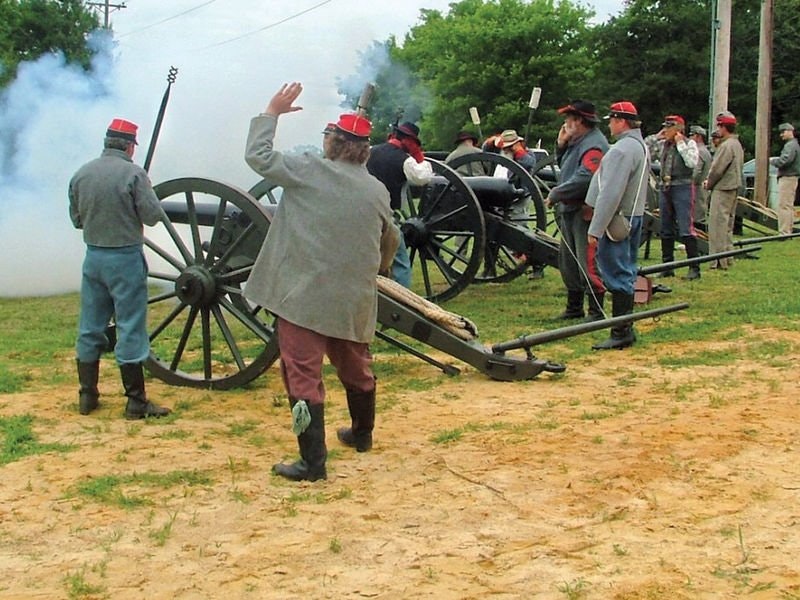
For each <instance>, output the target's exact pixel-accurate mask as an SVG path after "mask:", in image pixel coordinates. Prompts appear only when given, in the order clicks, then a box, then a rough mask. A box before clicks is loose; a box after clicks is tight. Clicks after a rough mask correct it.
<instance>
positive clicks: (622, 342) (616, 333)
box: [592, 292, 636, 350]
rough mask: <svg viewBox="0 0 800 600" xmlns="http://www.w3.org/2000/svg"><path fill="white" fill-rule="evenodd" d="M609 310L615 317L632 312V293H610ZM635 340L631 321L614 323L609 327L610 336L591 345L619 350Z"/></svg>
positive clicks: (597, 348)
mask: <svg viewBox="0 0 800 600" xmlns="http://www.w3.org/2000/svg"><path fill="white" fill-rule="evenodd" d="M611 307H612V308H611V310H612V314H613V316H615V317H619V316H622V315H629V314H632V313H633V294H624V293H622V292H612V293H611ZM635 341H636V332H635V331H634V330H633V323H625V324H624V325H616V326H614V327H612V328H611V337H609V338H608V339H607V340H605V341H603V342H600V343H598V344H595V345H594V346H592V350H621V349H623V348H627V347H628V346H631V345H633V343H634V342H635Z"/></svg>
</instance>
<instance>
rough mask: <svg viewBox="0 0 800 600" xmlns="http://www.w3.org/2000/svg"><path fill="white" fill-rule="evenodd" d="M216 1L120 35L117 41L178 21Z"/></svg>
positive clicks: (214, 0) (213, 0)
mask: <svg viewBox="0 0 800 600" xmlns="http://www.w3.org/2000/svg"><path fill="white" fill-rule="evenodd" d="M216 1H217V0H208V2H203V3H202V4H198V5H197V6H195V7H193V8H189V9H187V10H184V11H183V12H179V13H178V14H176V15H172V16H171V17H167V18H166V19H161V20H160V21H156V22H155V23H151V24H150V25H145V26H144V27H140V28H139V29H134V30H133V31H129V32H128V33H123V34H122V35H118V36H117V39H120V38H124V37H127V36H129V35H133V34H135V33H140V32H142V31H145V30H147V29H150V28H152V27H155V26H156V25H161V24H162V23H166V22H167V21H172V20H173V19H177V18H178V17H182V16H183V15H187V14H189V13H190V12H193V11H195V10H198V9H200V8H203V7H204V6H208V5H209V4H213V3H214V2H216Z"/></svg>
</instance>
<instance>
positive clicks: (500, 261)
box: [448, 152, 552, 283]
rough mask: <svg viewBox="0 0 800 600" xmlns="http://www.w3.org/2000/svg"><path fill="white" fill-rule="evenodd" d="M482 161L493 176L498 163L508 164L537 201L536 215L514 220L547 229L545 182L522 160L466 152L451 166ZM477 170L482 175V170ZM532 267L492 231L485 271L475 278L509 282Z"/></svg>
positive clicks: (468, 165) (467, 166)
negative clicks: (536, 176) (503, 244)
mask: <svg viewBox="0 0 800 600" xmlns="http://www.w3.org/2000/svg"><path fill="white" fill-rule="evenodd" d="M478 163H480V164H481V165H483V172H484V173H487V174H489V175H491V174H492V173H494V171H495V169H496V167H498V166H501V167H504V168H505V169H507V170H508V171H509V172H510V173H511V178H512V179H511V181H512V182H513V183H514V185H516V186H517V187H520V188H523V189H525V190H527V192H528V194H529V195H530V197H531V201H532V204H533V210H532V212H533V214H532V217H531V218H530V219H526V220H524V221H522V220H515V221H514V222H516V223H517V224H518V225H521V226H523V227H530V226H531V225H533V226H534V227H535V228H536V229H540V230H542V231H545V230H546V228H547V209H546V208H545V206H544V199H545V197H546V195H547V186H546V185H545V183H544V182H543V181H541V180H538V178H535V177H533V176H532V175H531V174H530V173H528V171H526V170H525V168H524V167H523V166H522V165H520V164H519V163H518V162H516V161H513V160H511V159H509V158H506V157H505V156H502V155H500V154H495V153H492V152H475V153H472V154H464V155H462V156H459V157H457V158H455V159H453V160H452V161H451V162H449V163H448V165H449V166H451V167H452V168H453V169H458V168H459V167H462V166H463V167H464V168H465V169H466V170H467V171H468V172H469V171H470V170H471V169H472V165H476V164H478ZM545 163H547V164H552V163H548V162H547V161H540V162H539V163H537V167H539V166H540V165H541V168H544V167H545V166H547V164H545ZM477 173H478V174H479V173H480V171H477ZM528 266H529V263H528V261H527V259H526V258H525V257H524V256H519V253H518V252H515V251H514V249H513V248H508V247H507V246H502V245H500V244H497V243H496V242H493V241H492V239H491V232H488V239H487V240H486V251H485V254H484V266H483V269H482V270H481V272H479V273H477V274H476V275H475V281H476V282H477V283H506V282H508V281H511V280H512V279H515V278H517V277H519V276H520V275H522V273H524V272H525V270H526V269H527V268H528Z"/></svg>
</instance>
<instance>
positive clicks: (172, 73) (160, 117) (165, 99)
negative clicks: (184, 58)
mask: <svg viewBox="0 0 800 600" xmlns="http://www.w3.org/2000/svg"><path fill="white" fill-rule="evenodd" d="M177 76H178V69H177V68H175V67H170V68H169V74H168V75H167V89H166V91H164V97H163V98H162V99H161V108H159V109H158V116H157V117H156V124H155V127H153V135H152V136H151V137H150V146H149V147H148V148H147V157H146V158H145V159H144V165H143V167H144V170H145V171H150V163H151V162H152V161H153V153H154V152H155V151H156V142H158V134H159V133H160V132H161V122H162V121H163V120H164V113H165V112H166V111H167V102H168V101H169V90H170V88H171V87H172V84H173V83H175V78H176V77H177Z"/></svg>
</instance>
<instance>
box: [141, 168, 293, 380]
mask: <svg viewBox="0 0 800 600" xmlns="http://www.w3.org/2000/svg"><path fill="white" fill-rule="evenodd" d="M154 189H155V192H156V195H157V196H158V198H159V199H160V200H161V201H162V206H163V207H164V209H165V212H166V213H167V218H166V219H164V220H163V221H162V223H161V224H160V225H158V226H157V227H155V228H154V229H153V230H152V232H148V236H147V238H146V239H145V245H146V246H147V248H148V249H149V250H150V251H151V253H152V254H153V255H154V256H153V257H149V262H150V264H151V267H152V266H153V265H156V267H155V269H154V270H153V271H151V272H150V273H149V277H150V280H151V282H152V283H153V284H154V285H152V286H151V290H154V289H155V290H156V291H155V293H153V294H152V295H151V296H150V298H149V299H148V304H149V310H148V313H149V314H148V330H149V331H150V345H151V351H150V356H149V358H148V360H147V363H146V367H147V369H148V370H149V371H150V372H151V373H152V374H153V375H154V376H156V377H158V378H159V379H162V380H163V381H165V382H167V383H169V384H171V385H182V386H188V387H198V388H208V389H230V388H234V387H239V386H242V385H244V384H246V383H248V382H250V381H252V380H253V379H255V378H256V377H258V376H259V375H260V374H261V373H263V372H264V371H265V370H266V369H267V368H268V367H269V366H270V365H272V364H273V363H274V362H275V361H276V360H277V359H278V356H279V352H278V347H277V336H275V335H274V333H275V330H274V318H273V317H272V316H271V315H269V314H268V313H266V312H265V311H262V310H261V309H260V307H254V306H252V305H251V304H250V303H249V302H248V301H247V300H246V299H245V298H244V297H243V296H242V287H241V285H242V284H243V283H244V281H245V280H246V279H247V277H248V275H249V274H250V271H251V269H252V266H253V262H254V261H255V257H256V256H257V251H258V249H259V248H260V247H261V244H262V242H263V240H264V238H265V236H266V233H267V230H268V229H269V222H270V221H269V215H268V214H267V211H266V210H265V209H264V208H263V207H262V206H261V205H260V204H259V203H258V201H257V200H255V199H254V198H253V197H252V196H251V195H250V194H248V193H247V192H245V191H244V190H240V189H238V188H235V187H232V186H229V185H226V184H224V183H221V182H219V181H214V180H211V179H202V178H183V179H173V180H170V181H166V182H164V183H160V184H158V185H157V186H155V188H154ZM162 269H163V270H162Z"/></svg>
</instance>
